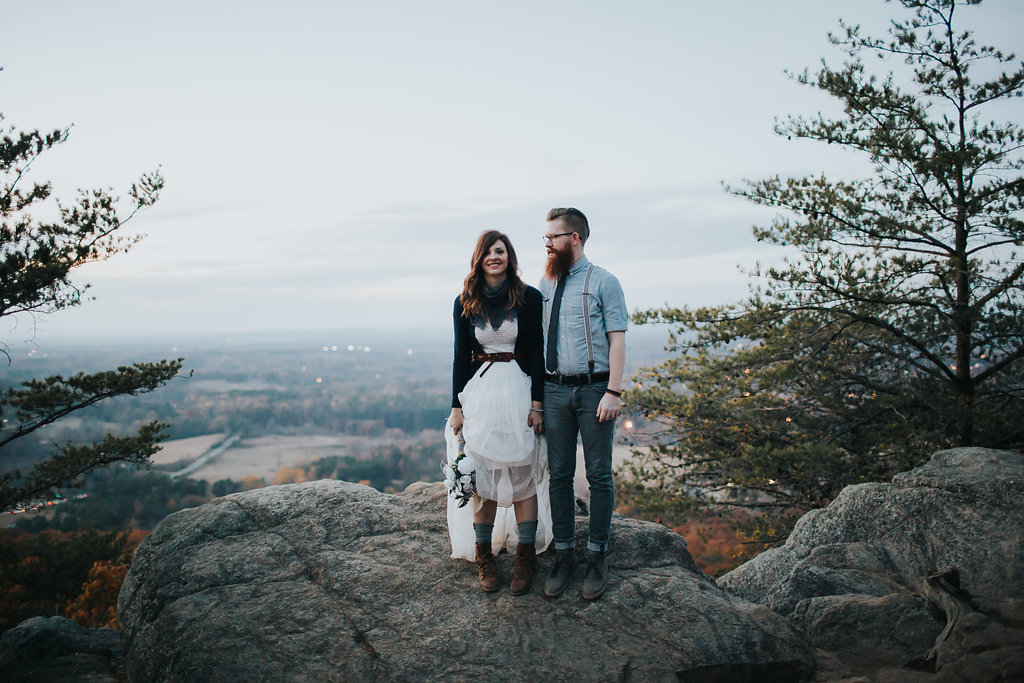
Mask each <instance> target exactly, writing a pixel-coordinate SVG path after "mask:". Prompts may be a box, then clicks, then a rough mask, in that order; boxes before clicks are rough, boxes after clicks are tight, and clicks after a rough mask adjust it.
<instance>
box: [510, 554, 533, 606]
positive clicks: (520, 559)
mask: <svg viewBox="0 0 1024 683" xmlns="http://www.w3.org/2000/svg"><path fill="white" fill-rule="evenodd" d="M536 570H537V553H536V547H535V546H534V544H533V543H520V544H519V547H518V548H516V570H515V574H514V575H513V576H512V583H510V584H509V587H508V588H509V591H510V592H511V593H512V595H522V594H523V593H525V592H526V591H528V590H530V586H531V585H532V584H533V574H534V572H535V571H536Z"/></svg>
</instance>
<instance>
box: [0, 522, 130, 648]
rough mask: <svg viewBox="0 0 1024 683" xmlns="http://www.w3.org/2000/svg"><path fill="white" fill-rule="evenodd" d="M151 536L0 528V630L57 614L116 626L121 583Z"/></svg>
mask: <svg viewBox="0 0 1024 683" xmlns="http://www.w3.org/2000/svg"><path fill="white" fill-rule="evenodd" d="M148 533H149V532H147V531H138V530H134V531H131V532H109V533H101V532H97V531H91V530H90V531H80V532H75V533H64V532H59V531H43V532H40V533H37V534H31V533H25V532H19V531H17V530H13V529H3V530H0V555H2V559H0V632H2V631H5V630H7V629H9V628H12V627H13V626H16V625H18V624H19V623H20V622H21V621H23V620H24V619H27V618H29V617H33V616H55V615H62V616H66V617H68V618H69V619H73V620H74V621H77V622H78V623H80V624H82V625H84V626H111V627H114V628H116V627H117V626H118V622H117V596H118V593H119V592H120V591H121V584H122V583H123V582H124V577H125V575H126V574H127V572H128V567H129V566H130V564H131V557H132V554H133V553H134V552H135V548H137V547H138V545H139V543H141V542H142V539H144V538H145V537H146V536H147V535H148Z"/></svg>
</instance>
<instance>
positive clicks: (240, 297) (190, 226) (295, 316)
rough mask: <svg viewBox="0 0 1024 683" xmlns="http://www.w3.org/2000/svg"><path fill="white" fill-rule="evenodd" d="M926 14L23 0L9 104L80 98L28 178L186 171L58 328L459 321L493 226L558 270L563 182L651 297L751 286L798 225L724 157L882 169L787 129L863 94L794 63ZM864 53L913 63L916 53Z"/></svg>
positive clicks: (621, 270)
mask: <svg viewBox="0 0 1024 683" xmlns="http://www.w3.org/2000/svg"><path fill="white" fill-rule="evenodd" d="M957 12H958V17H959V20H958V28H961V29H968V30H972V31H974V33H975V38H976V40H977V42H978V43H979V44H984V45H994V46H995V47H997V48H998V49H1000V50H1002V51H1003V52H1007V53H1008V52H1015V53H1017V54H1018V55H1020V54H1022V53H1024V42H1022V36H1024V33H1022V32H1021V31H1020V30H1019V27H1020V26H1022V25H1024V2H1020V0H986V1H985V2H984V3H983V4H982V5H980V6H963V7H959V8H958V9H957ZM911 16H912V13H911V12H909V11H907V10H905V9H904V8H903V7H902V6H900V5H899V4H898V3H887V2H883V1H882V0H870V1H868V2H858V3H852V2H849V0H776V1H775V2H772V3H766V2H763V1H762V0H735V1H734V2H729V3H682V2H674V1H671V0H652V1H651V2H646V3H641V4H637V5H628V6H627V5H624V4H619V3H586V2H581V1H579V0H573V1H571V2H564V3H549V2H538V1H537V0H525V1H524V2H520V3H516V4H515V5H509V6H497V5H493V6H491V5H484V4H480V3H466V2H453V3H433V4H431V5H430V6H429V8H428V7H427V6H426V5H423V4H422V3H417V2H413V1H412V0H393V1H392V2H388V3H355V2H335V3H324V2H314V1H312V0H296V1H295V2H293V3H290V4H289V5H288V6H287V8H285V7H284V6H283V5H278V4H275V3H260V2H255V3H253V2H244V3H243V2H239V1H238V0H223V1H222V2H216V3H209V2H199V1H198V0H179V1H178V2H174V3H124V2H122V1H121V0H93V1H92V2H87V3H86V2H69V1H67V0H54V1H53V2H35V3H31V2H21V3H14V2H11V3H7V5H6V6H5V8H4V19H5V21H6V22H7V24H8V25H10V26H12V27H34V26H39V27H45V28H44V29H41V30H43V36H44V37H43V38H41V37H40V33H39V32H37V31H31V30H11V31H9V32H8V33H7V35H5V36H4V40H3V41H0V67H2V71H0V93H2V94H3V104H2V105H0V106H2V109H0V113H2V114H3V115H4V117H5V118H4V122H3V123H4V126H5V127H12V126H13V127H16V128H17V129H20V130H24V131H27V130H33V129H40V130H42V131H44V132H45V131H48V130H52V129H53V128H60V129H63V128H65V127H68V126H73V127H72V128H71V129H70V135H69V139H68V140H67V142H66V143H64V144H61V145H59V146H58V147H57V148H55V149H53V150H50V151H47V152H45V153H44V154H42V155H41V156H40V157H39V158H38V159H36V160H35V161H34V162H33V163H32V164H31V167H30V168H29V169H28V173H27V174H26V175H25V177H24V178H23V179H22V181H21V182H22V183H23V185H25V186H29V185H30V184H31V183H34V182H52V186H53V191H54V196H55V197H58V198H60V199H61V200H62V201H63V202H65V203H66V204H67V203H70V202H73V201H74V197H75V191H76V189H77V188H83V189H89V188H112V190H113V192H114V193H115V194H118V195H121V196H123V193H125V192H126V191H127V189H128V186H129V185H130V184H131V183H132V182H134V181H135V180H136V179H137V178H138V177H139V175H140V174H141V173H145V172H148V171H151V170H153V169H155V168H156V167H157V166H160V168H161V169H162V173H163V176H164V178H165V180H166V185H165V188H164V190H163V191H162V193H161V197H160V199H159V201H158V202H157V203H156V204H155V205H154V206H152V207H149V208H147V209H146V210H144V211H141V212H139V213H138V215H137V216H136V217H135V218H134V219H133V220H132V221H131V223H129V224H128V225H127V226H126V227H125V232H126V234H128V235H134V234H145V239H143V240H142V241H140V242H139V243H138V244H137V245H135V246H134V247H132V249H131V250H130V251H128V252H127V253H124V254H119V255H117V256H116V257H114V258H112V259H110V260H108V261H104V262H102V263H90V264H86V265H84V266H82V267H81V268H79V269H77V270H76V272H75V273H74V281H75V282H76V283H78V284H81V283H86V282H88V283H92V285H93V287H92V288H91V289H90V290H89V291H88V292H87V295H88V296H89V297H90V300H89V301H88V302H86V303H85V304H84V305H82V306H80V307H77V308H74V309H71V310H67V311H64V312H62V313H60V314H58V315H57V316H54V317H52V318H50V319H48V320H46V321H45V324H44V325H42V326H41V327H40V330H39V334H38V335H37V336H38V337H39V338H41V339H51V338H53V337H52V336H51V335H52V334H59V335H60V336H61V337H62V338H68V337H72V338H76V339H83V340H84V339H86V338H90V337H94V336H97V335H98V336H101V337H103V338H110V337H114V338H116V337H117V336H120V335H131V336H136V335H138V334H147V335H148V334H149V331H154V332H159V335H160V338H166V337H170V336H176V335H177V334H178V333H179V332H180V333H188V334H194V333H198V334H205V331H206V330H225V331H223V332H214V334H215V335H233V334H235V332H232V330H238V331H239V332H238V334H247V335H248V334H260V332H258V330H260V329H271V330H274V332H275V333H277V332H284V333H289V332H290V331H291V330H306V329H309V330H319V329H325V328H327V329H336V328H337V329H349V328H353V327H354V328H359V329H364V328H365V329H377V328H381V327H384V328H387V329H395V328H397V327H401V326H396V325H395V322H396V321H399V320H400V321H403V322H408V323H409V324H411V325H415V326H417V328H418V329H422V330H425V331H426V333H427V334H434V332H433V330H434V329H438V330H440V329H443V326H445V325H447V324H449V322H448V321H449V319H450V316H451V301H452V298H453V297H454V296H455V294H456V293H457V291H458V289H459V286H460V284H461V282H462V280H463V278H464V277H465V275H466V272H467V270H468V264H469V259H470V255H471V253H472V250H473V245H474V242H475V240H476V238H477V235H479V234H480V232H482V231H483V230H485V229H489V228H495V229H498V230H501V231H502V232H505V233H507V234H508V235H509V237H510V238H511V240H512V241H513V242H514V247H515V249H516V251H517V253H518V256H519V260H520V267H521V269H522V272H523V276H524V279H525V280H526V281H527V282H528V283H530V284H536V283H537V280H538V279H539V278H540V275H541V273H542V272H543V267H544V259H545V251H544V246H543V243H542V242H541V235H542V234H543V232H544V230H545V223H544V216H545V215H546V213H547V211H548V210H549V209H550V208H551V207H555V206H575V207H577V208H579V209H581V210H582V211H583V212H584V213H585V214H586V215H587V216H588V218H589V219H590V226H591V230H592V236H591V239H590V240H589V241H588V242H587V255H588V257H589V258H590V259H591V260H592V261H593V262H594V263H596V264H598V265H601V266H603V267H605V268H607V269H608V270H609V271H610V272H612V273H613V274H614V275H616V276H617V277H618V278H619V280H620V282H621V284H622V287H623V291H624V292H625V295H626V303H627V305H628V307H629V309H630V310H635V309H637V308H639V309H647V308H652V307H657V306H661V305H664V304H666V303H667V304H669V305H671V306H713V305H720V304H726V303H732V302H734V301H736V300H737V299H739V298H741V297H742V296H744V295H745V293H746V292H747V285H748V277H747V275H745V274H744V272H743V271H742V270H740V268H745V269H748V270H749V269H752V268H753V267H754V265H755V264H756V263H760V264H761V265H762V266H764V267H770V266H773V265H776V264H780V263H781V262H782V259H783V258H784V257H785V256H786V255H787V254H791V253H792V251H790V250H787V249H785V248H782V247H777V246H774V245H769V244H766V243H763V242H760V243H759V242H758V241H757V240H756V239H755V238H754V237H753V235H752V234H751V226H753V225H761V226H766V225H769V224H770V223H771V221H772V220H773V218H774V216H776V214H777V213H778V212H777V211H775V210H774V209H770V208H765V207H762V206H758V205H754V204H752V203H750V202H749V201H746V200H745V199H743V198H741V197H737V196H735V195H732V194H730V193H728V192H727V191H726V190H725V189H724V188H723V186H722V183H726V184H729V185H732V186H742V185H743V182H744V179H755V180H756V179H759V178H767V177H773V176H776V175H778V176H780V177H783V178H785V177H795V178H801V177H806V176H809V175H814V176H816V175H818V174H826V175H827V176H828V177H830V178H833V179H836V180H838V179H853V178H863V177H870V176H871V175H872V169H871V165H870V162H869V160H868V159H866V158H864V155H860V154H857V153H854V152H851V151H850V150H846V149H841V148H839V147H838V146H837V145H827V144H823V143H816V142H813V141H808V140H801V139H792V140H790V139H787V138H786V137H784V136H779V135H777V134H775V131H774V122H775V121H776V119H785V118H786V117H788V116H790V115H804V116H809V117H812V118H813V117H814V116H815V114H816V113H817V114H821V115H822V116H824V117H826V118H830V117H833V116H841V115H842V114H841V113H842V105H841V104H840V103H839V102H838V101H836V100H834V99H832V98H830V97H829V96H827V95H825V94H824V93H823V92H821V91H820V90H818V89H816V88H813V87H806V86H802V85H800V84H799V83H797V82H796V81H795V80H794V79H793V78H791V77H790V76H788V75H787V71H788V72H789V73H790V74H792V73H800V72H802V71H803V70H804V69H805V68H807V69H810V70H811V72H812V73H813V72H814V71H815V70H816V69H817V68H818V66H819V65H820V63H821V60H822V59H826V60H827V61H828V62H829V63H830V64H832V65H835V66H838V64H839V63H841V62H842V61H843V60H844V59H845V58H846V55H844V53H843V52H842V51H841V50H839V49H838V48H837V47H836V46H834V45H831V44H830V43H829V41H828V37H827V34H828V33H829V32H836V31H841V29H840V26H839V21H840V19H844V20H845V21H846V22H847V23H849V24H856V25H859V26H861V27H863V31H864V33H865V34H867V35H871V36H874V37H878V38H885V37H886V36H887V34H886V29H887V28H888V27H889V25H890V20H892V19H894V18H898V19H901V20H902V19H907V18H909V17H911ZM1014 27H1017V28H1014ZM865 65H866V68H867V69H869V70H871V71H872V72H876V73H884V72H886V71H888V70H893V71H895V72H896V75H895V78H896V81H897V82H898V83H904V82H905V81H906V69H905V65H904V64H903V63H902V60H899V59H893V60H888V61H886V62H881V61H879V60H877V59H874V58H871V59H868V60H866V61H865ZM1020 102H1021V101H1020V100H1016V101H1015V102H1011V103H1005V105H1000V108H999V109H997V110H996V112H995V114H994V115H996V116H997V118H1010V119H1013V118H1015V117H1016V118H1018V119H1019V117H1020V111H1021V109H1020ZM112 103H116V106H112ZM35 208H38V211H35ZM35 208H34V210H33V214H34V215H36V217H37V218H42V217H43V216H44V215H47V212H48V211H52V210H53V208H54V207H53V206H52V203H51V204H48V205H46V206H44V207H35ZM121 208H123V209H127V208H128V207H127V205H126V203H125V204H122V205H121ZM92 297H94V298H95V300H92ZM7 329H9V328H7ZM7 329H5V330H4V331H5V332H6V331H7ZM22 329H23V330H29V331H31V321H29V320H27V319H26V320H25V321H24V323H23V326H22ZM142 330H145V331H146V332H145V333H143V332H141V331H142ZM243 330H245V331H244V332H242V331H243ZM108 333H109V334H108ZM18 336H22V335H18ZM3 338H4V339H11V338H12V335H10V334H5V335H3Z"/></svg>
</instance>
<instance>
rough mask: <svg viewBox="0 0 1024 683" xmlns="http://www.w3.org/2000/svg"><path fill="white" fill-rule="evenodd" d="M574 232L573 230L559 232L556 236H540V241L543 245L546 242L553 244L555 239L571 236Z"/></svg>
mask: <svg viewBox="0 0 1024 683" xmlns="http://www.w3.org/2000/svg"><path fill="white" fill-rule="evenodd" d="M575 232H576V231H575V230H573V231H572V232H560V233H558V234H557V235H542V236H541V239H542V240H544V244H547V243H548V242H554V241H555V238H556V237H565V236H566V235H572V234H573V233H575Z"/></svg>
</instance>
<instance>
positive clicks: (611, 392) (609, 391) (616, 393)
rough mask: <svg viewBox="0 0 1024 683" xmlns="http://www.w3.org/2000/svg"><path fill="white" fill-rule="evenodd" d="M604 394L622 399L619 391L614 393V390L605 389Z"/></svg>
mask: <svg viewBox="0 0 1024 683" xmlns="http://www.w3.org/2000/svg"><path fill="white" fill-rule="evenodd" d="M604 393H606V394H611V395H612V396H614V397H615V398H622V392H621V391H615V390H614V389H605V390H604Z"/></svg>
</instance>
